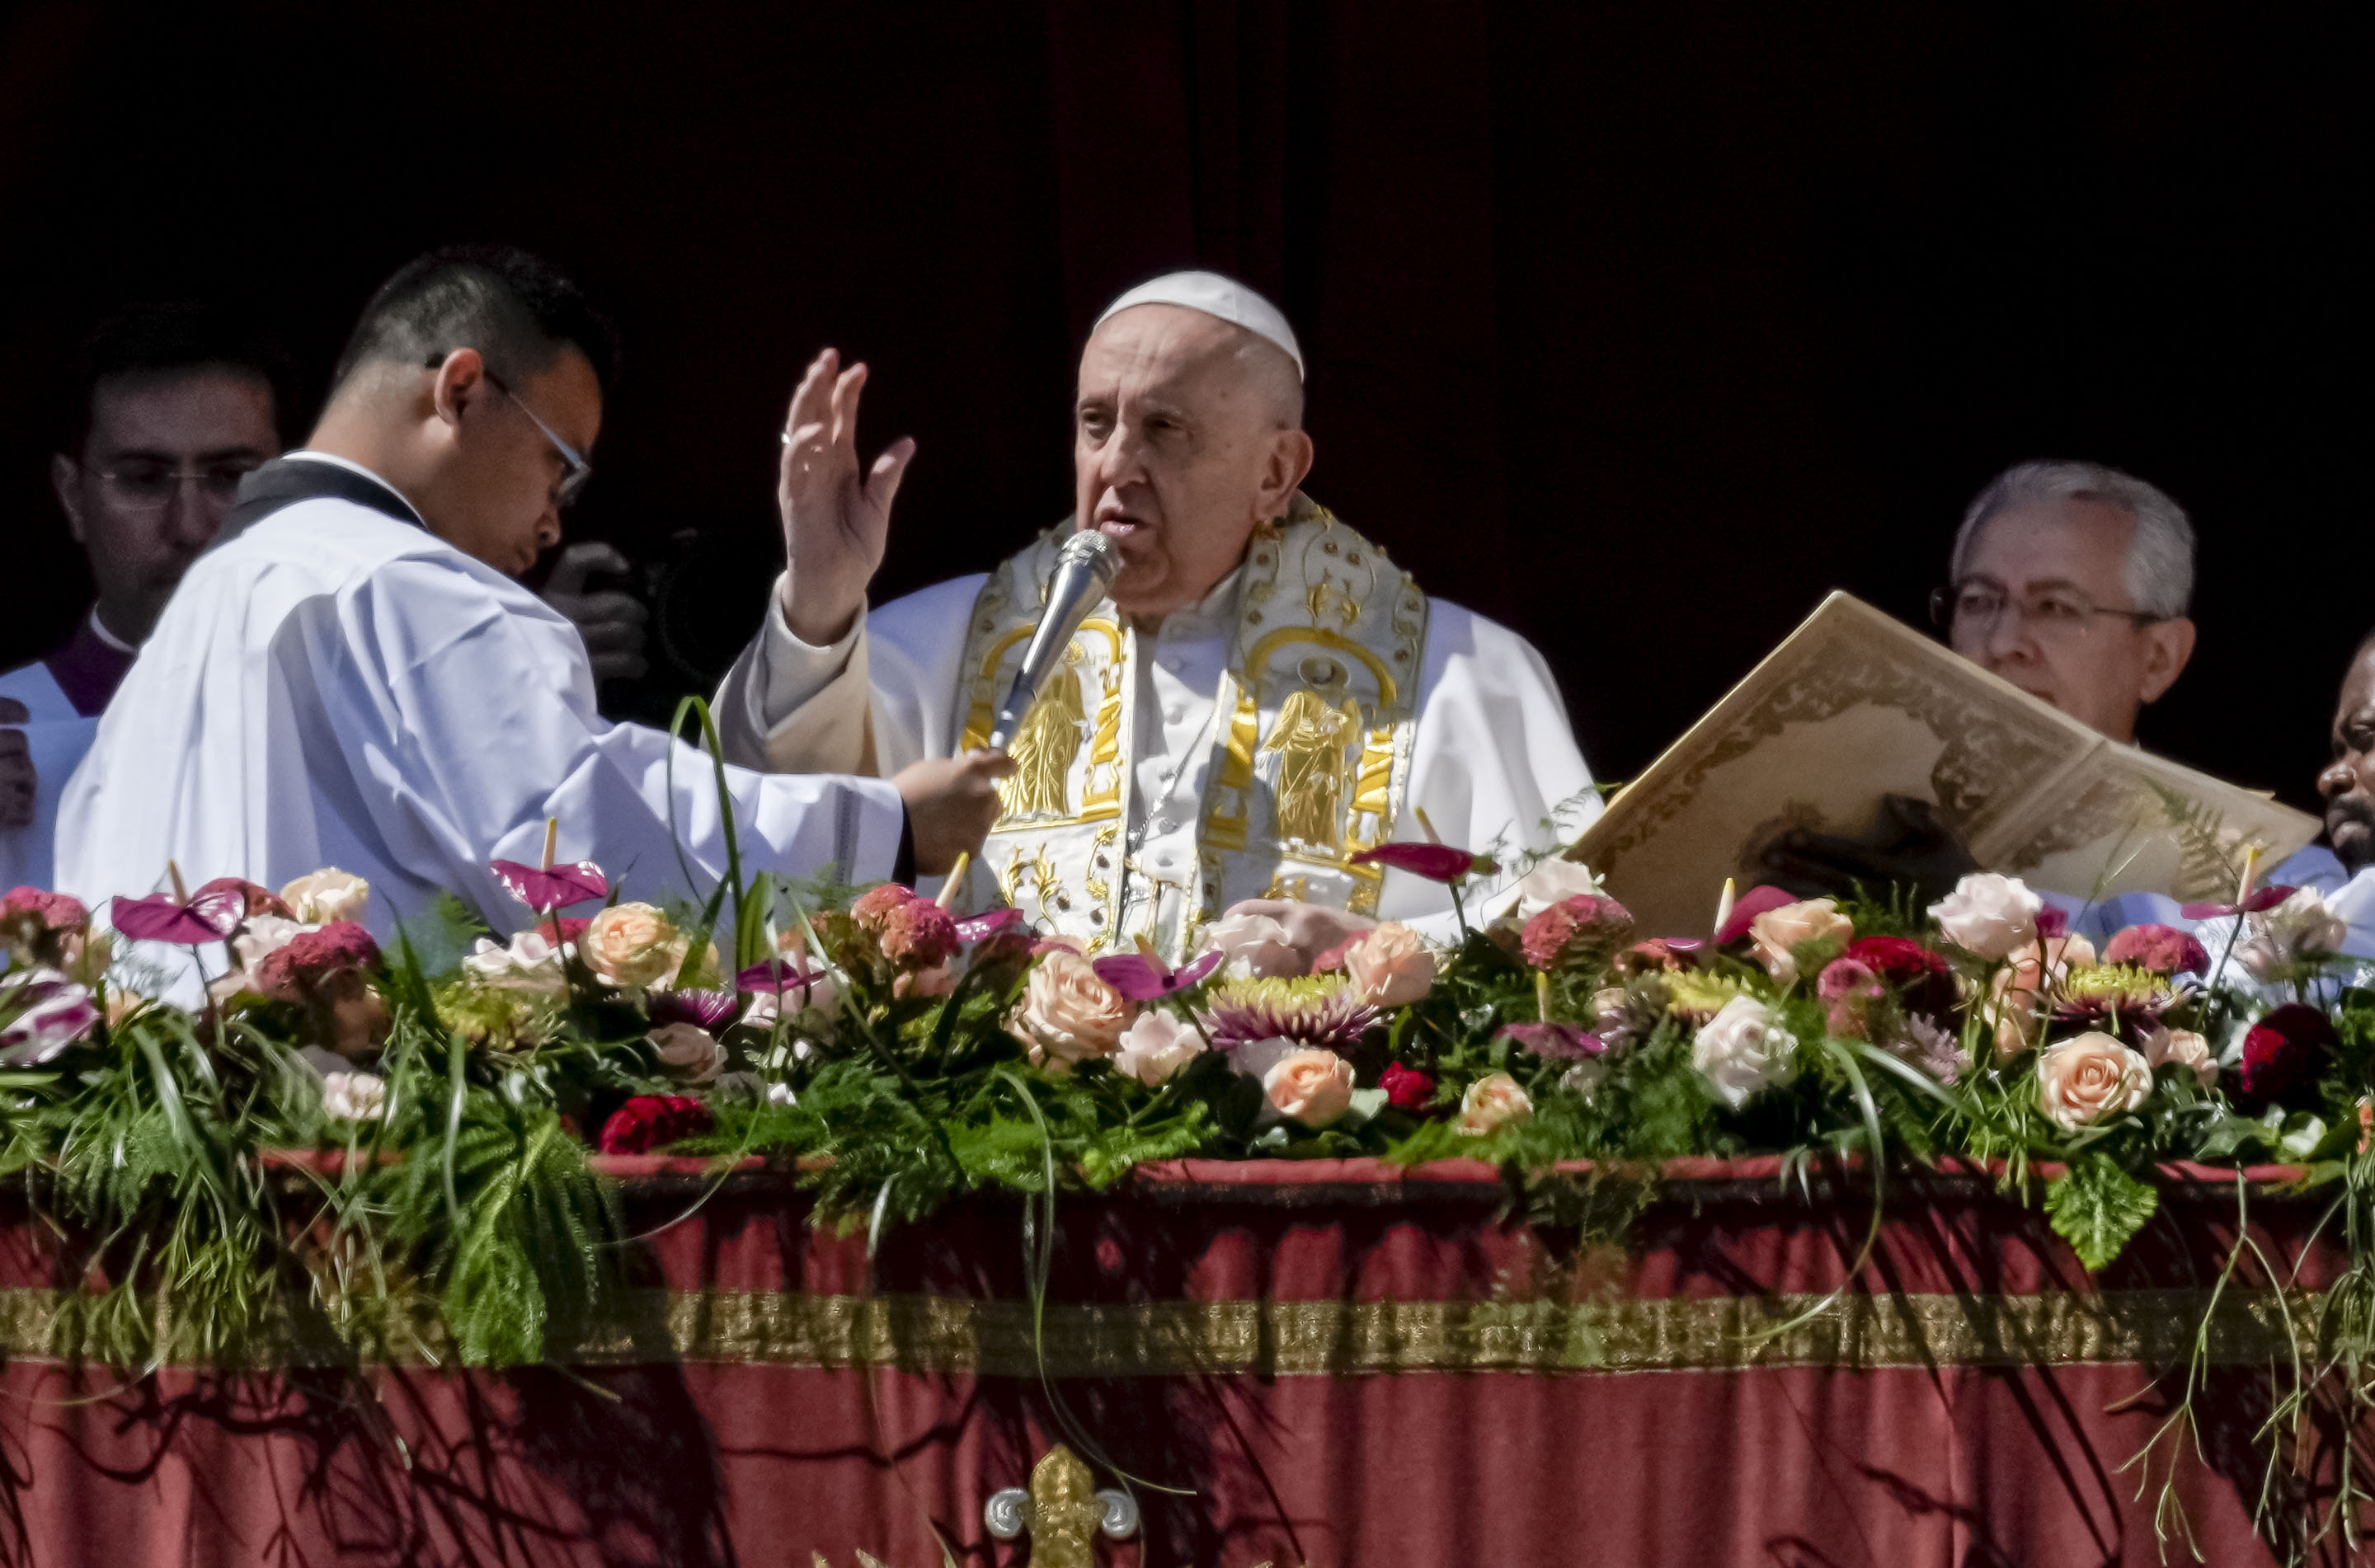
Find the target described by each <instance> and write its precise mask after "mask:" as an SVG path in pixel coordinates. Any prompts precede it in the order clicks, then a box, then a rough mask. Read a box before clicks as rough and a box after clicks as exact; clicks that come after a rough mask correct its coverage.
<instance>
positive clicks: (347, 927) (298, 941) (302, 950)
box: [255, 920, 379, 1001]
mask: <svg viewBox="0 0 2375 1568" xmlns="http://www.w3.org/2000/svg"><path fill="white" fill-rule="evenodd" d="M378 962H379V944H378V943H377V942H374V941H372V934H371V933H370V932H368V931H366V930H364V929H363V928H362V927H361V926H360V925H356V924H355V923H354V922H353V921H351V920H333V921H331V922H330V923H329V924H328V925H325V926H323V927H322V928H321V929H320V930H319V931H302V932H300V933H298V935H296V936H295V937H290V938H289V941H288V943H287V944H286V945H284V946H282V947H278V948H275V949H273V950H272V951H270V952H268V953H266V954H265V955H264V961H262V962H261V963H259V964H257V965H256V966H255V985H256V989H257V990H259V991H262V992H263V993H264V994H265V995H266V996H277V997H278V998H280V999H281V1000H282V1001H293V1000H295V999H296V998H297V996H298V995H299V993H300V992H301V990H302V989H303V988H304V987H305V986H307V985H309V984H319V983H320V982H322V981H323V980H325V979H326V978H327V977H329V976H330V975H333V974H336V973H338V972H340V971H341V970H349V969H370V968H372V967H373V966H374V965H376V964H377V963H378Z"/></svg>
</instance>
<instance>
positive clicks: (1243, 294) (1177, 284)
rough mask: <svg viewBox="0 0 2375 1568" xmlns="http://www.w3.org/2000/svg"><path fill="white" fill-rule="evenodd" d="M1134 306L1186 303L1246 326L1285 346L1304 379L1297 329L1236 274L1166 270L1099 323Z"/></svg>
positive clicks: (1112, 306) (1297, 376) (1298, 376)
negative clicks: (1236, 277)
mask: <svg viewBox="0 0 2375 1568" xmlns="http://www.w3.org/2000/svg"><path fill="white" fill-rule="evenodd" d="M1132 305H1185V306H1187V307H1188V309H1189V310H1191V311H1201V312H1204V313H1205V314H1206V315H1208V316H1218V317H1220V318H1221V319H1222V320H1223V321H1224V322H1229V323H1231V324H1235V325H1237V326H1241V327H1244V328H1245V329H1246V330H1247V332H1250V333H1252V334H1253V335H1254V336H1256V337H1260V338H1266V339H1268V340H1269V341H1270V342H1272V343H1275V344H1277V345H1278V346H1279V347H1280V348H1283V349H1285V350H1286V357H1287V358H1288V359H1290V360H1294V379H1295V380H1297V381H1301V380H1302V379H1303V350H1302V349H1301V348H1298V347H1297V346H1296V344H1295V341H1294V328H1293V327H1291V326H1289V325H1287V324H1286V312H1283V311H1282V310H1280V309H1279V308H1278V307H1277V306H1276V305H1273V304H1271V303H1270V301H1268V300H1265V299H1263V298H1262V297H1261V296H1260V295H1258V294H1257V293H1255V292H1254V291H1253V290H1252V289H1248V288H1247V287H1246V286H1245V285H1244V284H1242V283H1240V282H1238V281H1237V280H1236V279H1235V278H1234V277H1223V276H1222V275H1221V274H1220V273H1217V272H1166V273H1164V275H1163V276H1162V277H1154V278H1149V279H1148V280H1147V281H1146V282H1144V283H1141V284H1140V285H1139V286H1138V287H1137V288H1135V289H1131V290H1130V291H1129V292H1128V293H1127V294H1124V295H1123V296H1122V297H1121V298H1120V299H1118V300H1116V301H1114V302H1113V303H1112V304H1110V305H1107V306H1106V307H1105V314H1103V315H1101V316H1099V317H1097V321H1096V324H1097V326H1103V325H1105V323H1106V322H1107V321H1108V320H1109V319H1111V318H1112V317H1114V316H1116V315H1117V314H1119V313H1120V312H1123V311H1126V310H1128V309H1129V308H1130V307H1131V306H1132ZM1090 330H1091V331H1094V330H1095V328H1094V327H1092V328H1091V329H1090Z"/></svg>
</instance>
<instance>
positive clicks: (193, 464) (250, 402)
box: [51, 365, 280, 643]
mask: <svg viewBox="0 0 2375 1568" xmlns="http://www.w3.org/2000/svg"><path fill="white" fill-rule="evenodd" d="M279 449H280V442H279V438H278V433H277V432H276V431H275V430H274V428H273V421H272V388H271V387H270V386H269V385H268V384H267V383H266V381H265V379H264V378H263V377H262V376H260V375H257V374H254V372H252V371H243V370H238V369H234V368H232V367H230V366H212V365H207V366H198V367H195V368H192V369H189V370H177V371H156V372H153V373H146V374H130V375H121V376H111V377H109V378H108V379H107V380H105V381H102V382H100V383H99V385H98V386H97V387H95V388H94V389H93V390H92V392H91V399H90V433H89V436H87V437H86V438H85V439H84V441H83V445H82V450H81V452H79V453H78V454H64V453H62V454H59V455H58V456H57V458H56V459H55V460H54V461H53V463H52V464H51V479H52V482H53V486H54V487H55V489H56V490H57V496H58V504H59V505H60V506H61V507H63V508H64V509H65V514H66V521H67V524H68V525H69V526H71V527H72V528H73V530H74V536H75V539H76V541H77V543H79V544H80V545H81V546H82V548H83V550H84V553H85V554H86V555H88V556H89V559H90V573H91V578H92V581H93V582H95V583H96V584H98V586H99V616H100V622H101V623H102V624H104V625H105V626H106V627H107V629H108V630H109V631H112V632H113V633H114V634H115V635H116V636H118V637H121V638H124V640H126V641H128V642H134V643H137V642H141V641H143V640H145V639H146V638H147V637H148V632H149V631H150V629H151V628H153V627H154V626H155V625H156V624H157V617H158V616H159V615H160V613H161V612H162V611H163V610H164V608H165V601H166V600H167V599H169V598H171V596H172V593H173V589H174V587H175V585H177V584H179V583H180V582H181V581H182V574H183V572H187V571H188V570H189V569H190V562H192V561H193V560H196V559H197V558H198V552H199V551H201V550H203V549H205V548H207V545H209V544H211V543H213V542H214V536H215V534H216V532H217V531H218V530H219V528H220V527H221V526H222V520H223V514H224V513H227V512H228V511H230V502H231V498H232V495H233V493H234V492H235V491H236V490H237V489H238V487H239V481H240V478H241V477H242V476H243V475H245V474H246V473H247V472H248V471H249V470H251V469H254V468H256V467H258V466H262V465H263V464H264V463H266V461H268V460H269V459H270V458H271V456H272V454H274V453H275V452H278V450H279Z"/></svg>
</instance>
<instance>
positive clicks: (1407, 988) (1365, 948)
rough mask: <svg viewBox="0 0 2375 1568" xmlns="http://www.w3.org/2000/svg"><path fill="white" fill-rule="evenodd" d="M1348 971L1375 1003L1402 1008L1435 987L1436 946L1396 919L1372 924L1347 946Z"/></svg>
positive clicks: (1364, 997) (1364, 996) (1355, 984)
mask: <svg viewBox="0 0 2375 1568" xmlns="http://www.w3.org/2000/svg"><path fill="white" fill-rule="evenodd" d="M1344 973H1346V974H1347V975H1348V976H1350V977H1351V979H1352V982H1353V989H1354V990H1356V991H1358V992H1360V993H1361V999H1362V1000H1363V1001H1365V1002H1367V1003H1368V1004H1369V1005H1370V1006H1372V1007H1378V1008H1399V1007H1403V1006H1406V1005H1408V1004H1409V1003H1412V1002H1415V1001H1417V1000H1418V999H1419V998H1420V997H1421V996H1425V995H1426V994H1427V992H1429V991H1430V990H1432V989H1434V987H1435V950H1434V949H1432V948H1429V947H1428V946H1427V945H1426V943H1425V942H1424V941H1423V940H1421V939H1420V937H1419V934H1418V933H1417V932H1415V931H1413V930H1412V929H1411V928H1410V927H1409V926H1407V925H1400V924H1399V923H1397V922H1395V921H1390V920H1389V921H1387V922H1386V923H1385V924H1384V925H1377V926H1372V927H1371V928H1370V929H1368V930H1366V931H1364V932H1362V933H1361V935H1360V936H1358V937H1354V938H1353V940H1352V941H1351V942H1349V943H1347V944H1346V945H1345V948H1344Z"/></svg>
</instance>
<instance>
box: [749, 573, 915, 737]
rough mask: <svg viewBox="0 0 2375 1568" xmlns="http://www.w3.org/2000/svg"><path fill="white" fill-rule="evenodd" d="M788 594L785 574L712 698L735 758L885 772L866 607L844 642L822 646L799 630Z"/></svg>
mask: <svg viewBox="0 0 2375 1568" xmlns="http://www.w3.org/2000/svg"><path fill="white" fill-rule="evenodd" d="M783 594H784V579H783V578H782V577H781V576H778V577H777V578H776V579H775V583H774V587H772V588H771V589H769V590H768V593H767V613H766V615H765V616H764V617H763V618H762V619H761V621H760V624H759V634H758V635H757V636H756V637H754V638H752V639H751V640H750V644H749V645H748V646H747V647H745V648H744V649H743V650H742V653H741V656H740V657H738V658H737V659H736V660H735V661H734V666H733V668H731V669H729V670H727V672H726V678H725V679H724V680H722V681H720V682H719V683H718V687H717V696H716V699H715V701H713V702H712V703H711V704H710V712H711V714H712V716H713V717H714V718H715V720H716V722H717V738H718V744H719V745H720V746H721V747H723V748H724V749H725V752H726V759H727V761H729V762H735V763H738V764H739V765H741V766H743V767H746V768H755V769H760V770H762V771H764V772H776V773H816V772H836V773H864V774H871V773H875V772H879V771H880V770H879V769H878V768H877V766H876V762H875V756H874V745H873V736H872V728H873V726H872V717H873V715H872V712H871V708H872V702H871V696H870V692H869V689H868V680H867V667H868V658H867V638H866V610H865V607H863V606H860V607H859V608H858V611H857V617H856V619H853V620H852V621H851V623H850V628H849V630H848V631H845V632H844V633H843V634H842V636H841V637H840V638H839V639H838V640H837V641H835V642H833V643H830V644H828V645H827V646H825V647H821V648H819V647H815V646H812V645H811V644H809V643H804V642H802V641H800V639H799V638H798V637H797V636H795V635H794V634H793V631H792V628H791V624H790V623H789V622H788V621H786V619H784V599H783Z"/></svg>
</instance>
